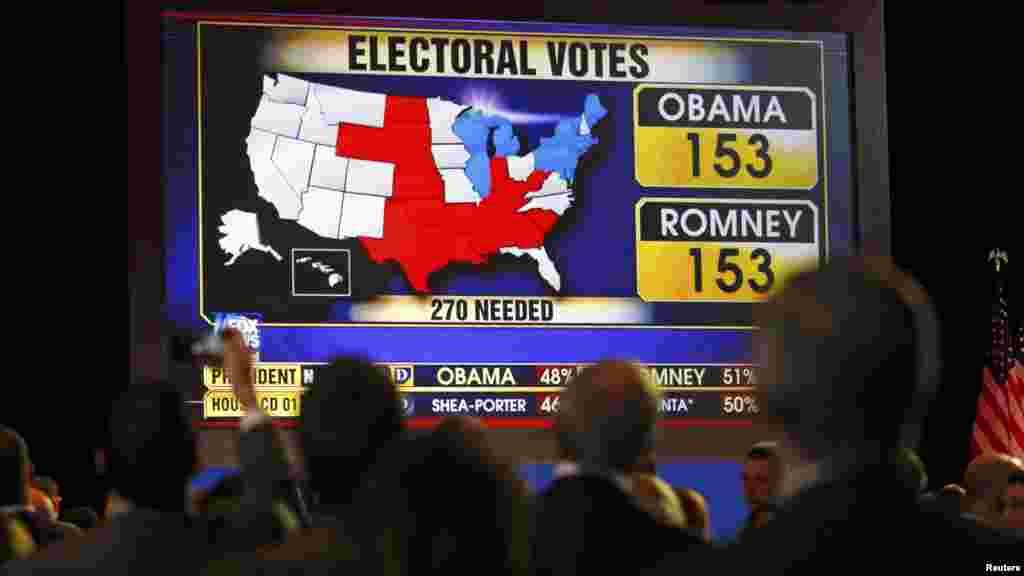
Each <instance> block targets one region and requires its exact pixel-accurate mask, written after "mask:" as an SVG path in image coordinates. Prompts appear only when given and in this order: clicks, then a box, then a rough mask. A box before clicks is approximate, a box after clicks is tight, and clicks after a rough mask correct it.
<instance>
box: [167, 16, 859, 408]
mask: <svg viewBox="0 0 1024 576" xmlns="http://www.w3.org/2000/svg"><path fill="white" fill-rule="evenodd" d="M162 51H163V66H164V69H163V74H164V106H163V111H164V116H163V133H164V151H163V152H164V181H165V190H164V195H165V218H166V223H165V230H166V235H167V238H166V268H165V281H166V306H167V315H168V316H169V317H170V318H171V320H172V321H173V322H174V323H175V324H176V325H177V327H178V328H179V329H182V330H189V331H194V332H200V331H203V330H209V329H211V328H214V327H216V326H225V325H234V326H238V327H240V328H242V330H243V333H245V334H246V335H247V336H248V337H249V344H250V346H251V347H252V348H253V349H254V350H255V351H256V353H257V354H258V362H257V387H258V391H259V394H260V395H261V402H263V405H264V408H265V409H266V410H268V411H269V412H270V413H271V414H272V415H273V416H275V417H277V418H278V422H280V423H281V424H282V425H288V424H289V423H292V422H294V421H295V417H296V416H297V415H298V414H300V412H301V406H302V391H303V390H304V389H305V388H307V387H309V386H315V385H317V383H318V373H319V370H320V367H321V366H323V364H324V363H326V362H328V361H329V360H330V359H331V358H332V357H333V356H336V355H339V354H360V355H365V356H368V357H369V358H370V359H372V360H373V361H374V362H377V363H379V364H380V365H381V366H382V367H384V368H386V369H387V370H389V371H390V374H391V375H392V377H393V380H394V382H395V384H396V385H397V386H399V387H400V389H401V392H402V396H403V404H404V408H405V412H406V416H407V417H408V421H409V423H410V424H411V425H413V426H419V425H430V424H431V423H434V422H436V421H438V420H439V419H440V418H443V417H445V416H450V415H469V416H474V417H478V418H481V419H482V420H483V421H484V422H485V423H486V424H488V425H489V426H492V427H505V428H544V427H547V426H550V423H551V421H552V416H553V414H555V413H556V412H557V410H558V404H559V391H560V390H561V387H562V386H563V385H564V383H565V382H567V381H568V380H570V379H571V378H573V377H574V375H575V374H577V373H578V371H579V370H580V369H581V368H582V367H584V366H586V365H588V364H590V363H593V362H596V361H599V360H601V359H605V358H621V359H626V360H631V361H635V362H638V363H640V364H642V365H643V366H644V367H646V368H647V369H649V371H650V375H651V378H652V379H653V380H654V381H655V382H656V383H657V385H658V386H659V388H660V389H661V392H662V399H661V407H662V416H663V418H662V420H661V424H662V426H664V427H668V428H709V427H715V428H742V427H749V426H751V425H752V421H753V418H754V416H755V415H756V414H757V411H758V403H757V367H756V366H755V365H753V363H752V358H751V335H752V332H753V330H754V329H755V328H754V327H753V326H751V318H752V311H753V308H754V307H755V306H757V305H758V303H759V302H763V301H764V300H765V299H766V298H769V297H771V296H772V295H773V294H775V293H776V292H777V291H778V289H779V288H780V287H781V286H782V285H783V284H784V283H785V282H786V280H787V278H788V277H790V276H791V275H792V274H793V273H794V272H796V271H799V270H802V269H806V268H810V267H814V266H817V265H819V264H820V263H822V262H823V261H825V260H826V259H827V258H829V257H830V256H833V255H840V254H848V253H851V252H855V251H856V250H857V246H856V245H855V244H856V242H855V238H856V236H855V229H854V216H855V212H856V208H855V204H854V196H853V190H854V187H853V150H852V146H851V118H850V116H851V102H850V99H851V87H850V83H849V68H848V56H847V37H846V36H845V35H843V34H832V33H795V32H781V31H779V32H769V31H743V30H724V29H717V28H716V29H698V28H675V27H674V28H666V27H633V26H598V25H568V24H548V23H524V22H493V21H451V20H424V19H395V18H388V19H375V18H348V17H332V18H322V19H317V18H292V17H287V16H275V17H267V16H259V17H255V16H238V17H216V18H212V17H210V18H203V17H195V16H189V15H182V14H178V15H175V14H166V15H165V17H164V23H163V47H162ZM189 402H190V409H191V410H192V411H193V414H194V416H195V419H196V421H197V423H198V424H199V425H200V426H204V427H224V426H233V425H237V420H238V418H239V416H240V415H241V409H240V406H239V405H238V403H237V402H236V401H235V399H234V398H233V397H232V394H231V387H230V383H229V382H228V381H227V380H226V378H225V375H224V373H223V371H221V370H219V369H216V368H205V369H203V370H201V373H200V372H197V375H196V378H195V382H194V395H193V397H192V398H191V399H190V400H189Z"/></svg>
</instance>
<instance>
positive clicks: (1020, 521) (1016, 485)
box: [1002, 472, 1024, 530]
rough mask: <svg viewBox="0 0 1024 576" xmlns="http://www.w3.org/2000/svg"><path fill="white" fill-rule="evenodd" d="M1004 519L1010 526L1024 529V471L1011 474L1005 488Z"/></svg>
mask: <svg viewBox="0 0 1024 576" xmlns="http://www.w3.org/2000/svg"><path fill="white" fill-rule="evenodd" d="M1002 509H1003V520H1004V521H1005V523H1006V526H1007V527H1008V528H1012V529H1015V530H1024V472H1014V473H1013V474H1011V475H1010V479H1009V481H1008V482H1007V485H1006V490H1003V501H1002Z"/></svg>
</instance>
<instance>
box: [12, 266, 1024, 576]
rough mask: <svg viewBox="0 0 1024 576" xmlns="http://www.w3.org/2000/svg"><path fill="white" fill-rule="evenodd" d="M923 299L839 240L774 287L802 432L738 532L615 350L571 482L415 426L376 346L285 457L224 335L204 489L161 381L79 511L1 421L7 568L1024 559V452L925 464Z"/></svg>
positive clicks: (470, 423) (482, 435)
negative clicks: (844, 253) (915, 426)
mask: <svg viewBox="0 0 1024 576" xmlns="http://www.w3.org/2000/svg"><path fill="white" fill-rule="evenodd" d="M923 302H924V301H923V300H922V293H921V291H920V290H919V289H918V288H917V287H916V285H915V284H914V283H913V281H912V280H910V279H909V278H907V277H906V276H904V275H903V274H901V273H900V272H899V271H898V270H896V269H895V268H893V267H892V266H891V265H890V264H888V263H883V262H879V261H874V260H865V259H856V260H846V259H835V260H833V261H832V262H830V263H829V264H827V265H826V266H824V267H823V268H822V269H820V270H818V271H815V272H811V273H807V274H803V275H800V276H798V277H796V278H795V279H793V280H792V281H791V282H790V284H789V285H788V287H787V288H786V290H785V291H784V292H783V293H782V295H781V296H779V297H777V298H775V299H773V300H772V301H771V302H770V303H768V304H765V305H764V307H763V308H762V309H761V311H760V312H759V316H760V317H759V318H758V326H759V330H758V332H757V335H756V338H755V340H756V350H755V353H756V357H757V360H758V362H759V364H760V365H761V370H762V373H763V376H762V377H761V380H760V383H759V387H760V388H759V393H760V395H761V396H760V398H761V404H762V411H763V412H764V413H765V417H767V418H773V419H775V421H776V422H777V423H779V424H781V427H782V429H783V430H784V436H783V437H782V438H780V439H777V440H776V441H773V442H760V443H758V444H756V445H754V446H753V447H751V449H750V450H749V452H748V453H747V455H746V459H745V462H744V467H743V485H744V494H745V497H746V499H747V504H748V506H749V508H750V513H749V516H748V518H747V521H746V522H745V524H744V525H743V526H742V528H741V530H740V531H739V533H738V534H737V535H736V537H735V538H733V539H730V540H729V541H728V542H726V541H714V540H713V539H712V538H711V531H710V517H709V515H710V514H712V513H713V512H714V502H708V501H707V500H706V499H705V498H704V497H703V495H701V494H700V493H698V492H696V491H694V490H692V489H689V488H686V487H673V486H670V485H669V484H667V483H666V482H665V481H664V480H662V479H660V478H658V476H657V473H656V472H657V465H656V461H655V458H654V454H655V453H656V448H657V447H656V445H655V444H656V435H655V429H656V422H657V418H658V407H657V402H658V391H657V389H656V388H655V387H654V386H653V385H652V383H651V381H650V379H649V377H648V376H647V375H646V373H645V372H644V371H642V370H640V369H639V368H638V367H637V366H635V365H633V364H631V363H628V362H623V361H615V360H609V361H605V362H601V363H598V364H596V365H594V366H592V367H589V368H587V369H586V370H584V371H583V372H581V373H580V374H579V375H578V376H577V377H576V378H574V379H573V380H572V381H570V382H569V383H568V384H567V385H566V387H565V390H564V391H563V395H562V397H561V407H560V411H559V413H558V414H557V416H556V418H555V423H554V427H553V430H554V434H555V437H556V443H557V446H558V450H559V454H558V456H559V458H560V462H559V464H558V465H557V466H556V469H555V479H554V481H553V482H552V484H551V485H550V486H548V487H547V488H545V489H544V490H543V491H541V492H540V493H531V491H530V489H529V488H528V486H527V485H526V483H525V482H523V480H522V479H521V478H519V477H518V475H517V473H516V471H515V468H514V467H513V466H511V465H510V464H509V463H507V462H504V461H502V460H501V459H500V458H498V457H497V456H496V454H495V452H494V451H493V450H492V449H491V447H490V445H489V443H488V436H487V431H486V429H485V428H484V427H483V426H482V425H481V423H480V422H478V421H476V420H474V419H472V418H450V419H446V420H444V421H442V422H441V423H440V424H439V425H438V426H436V427H435V428H434V429H432V430H429V431H413V430H410V429H408V428H407V427H406V425H405V423H404V421H403V416H402V409H401V404H400V398H399V397H398V392H397V390H396V387H395V386H394V385H393V384H392V382H390V381H389V379H388V376H387V375H386V374H385V373H384V372H382V371H380V370H378V369H377V368H375V367H374V366H373V365H372V364H371V363H370V362H368V361H367V360H364V359H360V358H351V357H345V358H338V359H336V360H334V361H333V362H332V363H330V364H329V366H328V367H327V369H326V373H325V374H324V375H323V377H321V378H320V379H319V383H318V385H317V386H315V387H313V388H312V389H311V390H310V391H309V392H308V393H307V395H306V396H304V401H303V410H302V414H301V416H300V426H299V438H300V441H299V443H298V444H299V448H300V451H301V455H298V456H297V455H296V454H292V453H290V450H292V448H291V447H288V446H287V445H286V443H284V442H283V441H282V438H281V437H280V436H279V432H278V431H277V430H276V429H275V428H274V426H273V423H272V422H271V419H270V418H269V417H268V416H267V415H266V414H264V413H263V412H262V411H261V410H260V409H259V407H258V402H257V398H256V393H255V390H254V387H253V383H252V382H251V380H250V379H249V378H246V377H242V376H241V375H247V374H251V370H252V359H251V358H252V357H251V355H250V354H249V353H248V351H247V350H246V349H245V346H244V344H243V341H242V338H241V337H240V335H239V334H237V333H236V332H232V331H228V332H226V333H225V335H224V339H225V351H224V359H223V361H224V365H225V368H226V369H227V370H228V371H229V373H230V374H232V375H234V376H238V377H232V378H231V381H232V386H233V387H234V391H235V395H236V396H237V397H238V399H239V401H240V402H241V403H242V404H243V406H245V407H246V413H245V416H244V417H243V418H242V420H241V423H240V425H239V433H238V435H237V442H238V453H239V456H240V461H241V469H240V473H239V474H237V475H234V476H230V475H229V476H226V477H224V478H221V479H220V480H219V481H218V482H216V483H214V485H213V486H210V487H207V488H204V489H202V490H191V491H190V490H188V489H187V487H188V486H189V479H190V478H191V477H192V476H193V474H194V473H195V471H196V470H195V469H196V463H197V460H198V459H197V446H196V443H195V439H194V436H193V431H192V428H191V424H190V422H189V421H188V420H187V419H186V417H185V415H184V413H183V411H182V409H181V408H182V398H181V397H180V395H179V393H178V392H177V391H176V390H175V388H174V387H172V386H170V385H169V384H167V383H150V384H147V385H136V386H132V387H130V388H128V389H127V390H126V391H125V393H123V394H121V395H120V396H119V397H118V398H117V399H116V400H115V404H114V406H113V408H112V412H111V418H110V431H111V437H112V445H111V447H110V451H109V452H110V453H109V454H108V456H107V478H108V480H109V488H110V493H109V496H108V498H107V505H106V506H105V508H104V510H102V511H101V512H100V513H99V514H97V512H96V511H92V510H90V509H88V508H75V509H68V510H64V509H63V508H62V506H61V497H60V491H59V487H58V486H57V484H56V482H54V481H53V480H52V479H50V478H46V477H43V476H36V475H35V471H34V469H33V466H32V460H31V455H30V452H29V447H28V446H26V443H25V442H24V440H23V439H22V438H21V437H20V436H19V435H18V434H17V433H16V432H15V431H14V430H11V429H7V428H4V429H2V430H0V486H2V489H0V505H2V507H0V563H3V566H0V570H4V571H5V572H6V573H10V574H39V573H47V572H48V571H49V570H53V569H68V568H74V569H103V568H110V567H120V566H121V565H122V564H124V563H129V564H132V563H138V564H140V565H142V566H147V567H151V568H152V569H170V570H175V571H178V573H181V572H180V571H181V570H183V569H184V570H185V571H186V572H188V573H203V574H241V573H243V571H255V572H257V573H267V572H275V571H282V572H285V571H287V572H299V573H310V572H312V573H321V572H323V573H327V572H337V573H342V571H345V570H353V571H358V572H359V573H364V572H368V573H384V574H411V573H417V572H435V571H446V572H452V571H454V572H458V573H461V572H465V571H468V570H473V571H477V572H487V573H521V574H544V575H547V574H551V575H554V574H558V575H560V576H561V575H564V574H580V573H587V572H594V571H605V570H607V571H609V572H611V573H617V574H638V573H680V574H688V573H721V574H740V573H758V574H783V573H787V574H788V573H803V572H811V571H814V572H816V573H817V572H821V571H823V570H828V571H832V570H835V569H846V568H849V569H857V570H861V569H864V568H868V567H871V568H873V569H876V570H877V569H879V568H881V569H883V570H884V569H892V568H901V569H902V568H908V569H920V568H922V567H926V566H936V567H941V568H942V569H943V570H944V572H945V571H950V570H952V571H953V573H967V572H958V571H957V567H958V566H959V565H960V564H961V563H966V564H967V566H968V567H971V566H973V568H971V569H972V570H974V571H977V572H981V571H986V570H988V571H992V570H993V569H995V570H996V571H1005V570H1004V569H1005V567H1006V566H1010V567H1011V568H1010V569H1012V567H1013V566H1017V567H1018V568H1017V569H1018V570H1019V566H1020V564H1021V561H1022V559H1024V545H1022V544H1024V540H1022V535H1024V463H1022V462H1021V460H1020V459H1018V458H1014V457H1012V456H1009V455H1004V454H983V455H980V456H978V457H977V458H975V459H974V460H973V461H972V462H970V464H969V465H968V467H967V469H966V471H965V473H964V476H963V482H962V485H948V486H944V487H942V488H941V489H938V490H934V491H930V492H929V491H928V486H929V481H928V478H927V474H926V472H925V467H924V465H923V464H922V463H921V461H920V459H919V458H918V457H917V456H916V454H915V453H914V451H913V450H911V449H909V448H908V447H907V446H906V445H905V444H906V437H905V435H904V431H905V430H906V429H907V428H906V422H905V420H906V418H907V416H906V413H907V412H908V411H910V409H911V407H912V406H913V405H914V396H915V390H914V388H915V386H916V385H917V382H918V379H917V378H916V377H915V373H916V372H917V371H918V370H920V362H921V357H922V356H921V353H920V337H919V336H918V335H917V333H916V332H915V322H917V317H916V316H915V313H914V310H915V307H917V306H920V305H922V303H923ZM926 352H927V351H926ZM928 353H932V354H937V350H932V351H930V352H928ZM296 461H299V462H301V463H302V465H301V466H296V465H294V462H296ZM979 563H980V564H979ZM986 566H988V568H986ZM993 567H994V568H993ZM971 573H974V572H971Z"/></svg>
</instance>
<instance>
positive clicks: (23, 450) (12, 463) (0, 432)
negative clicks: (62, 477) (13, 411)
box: [0, 426, 32, 506]
mask: <svg viewBox="0 0 1024 576" xmlns="http://www.w3.org/2000/svg"><path fill="white" fill-rule="evenodd" d="M31 478H32V465H31V463H30V462H29V459H28V446H27V445H26V444H25V440H24V439H22V437H21V436H20V435H19V434H18V433H17V432H15V431H14V430H11V429H10V428H7V427H3V426H0V506H29V505H31V503H32V501H31V496H32V493H31V487H32V486H31V485H32V480H31Z"/></svg>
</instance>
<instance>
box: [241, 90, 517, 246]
mask: <svg viewBox="0 0 1024 576" xmlns="http://www.w3.org/2000/svg"><path fill="white" fill-rule="evenodd" d="M386 104H387V95H385V94H377V93H371V92H361V91H358V90H350V89H348V88H340V87H335V86H326V85H322V84H316V83H312V82H307V81H305V80H301V79H299V78H294V77H292V76H287V75H285V74H278V75H277V78H276V79H274V78H272V77H270V76H264V77H263V97H262V98H261V99H260V103H259V106H258V107H257V109H256V113H255V114H254V116H253V118H252V121H251V130H250V132H249V136H248V137H247V138H246V145H247V152H248V155H249V163H250V167H251V168H252V172H253V177H254V180H255V182H256V187H257V189H258V190H259V196H260V197H261V198H263V199H264V200H266V201H267V202H270V204H271V205H273V206H274V207H275V208H276V209H277V213H278V216H279V217H280V218H281V219H282V220H291V221H294V222H297V223H298V224H299V225H300V226H302V227H303V228H306V229H308V230H310V231H312V232H313V233H315V234H317V235H318V236H321V237H323V238H330V239H333V240H341V239H344V238H349V237H358V236H362V237H369V238H383V237H384V200H385V199H386V198H389V197H391V196H392V194H393V193H394V173H395V166H394V165H393V164H391V163H387V162H373V161H368V160H359V159H353V158H344V157H339V156H338V155H337V154H336V146H337V143H338V139H339V133H338V131H339V127H340V124H341V123H348V124H358V125H363V126H371V127H375V128H380V127H383V126H384V114H385V109H386ZM466 108H467V107H466V106H463V105H461V104H456V103H454V102H450V101H447V100H443V99H441V98H427V112H428V116H429V120H430V129H431V152H432V154H433V156H434V158H435V162H436V164H437V167H438V172H439V173H440V175H441V178H442V180H443V182H444V189H445V201H446V202H449V203H464V202H472V203H477V204H479V202H480V196H479V195H478V194H477V193H476V192H475V191H474V190H473V186H472V183H471V182H470V181H469V178H467V177H466V175H465V173H464V171H463V168H464V167H465V164H466V161H467V160H468V159H469V152H468V151H466V149H465V147H464V146H463V145H462V144H463V143H462V139H461V138H459V137H458V136H457V135H456V134H455V133H454V132H453V131H452V125H453V124H454V123H455V118H456V117H457V116H458V115H459V114H460V113H461V112H462V111H464V110H465V109H466ZM531 161H532V158H531Z"/></svg>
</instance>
